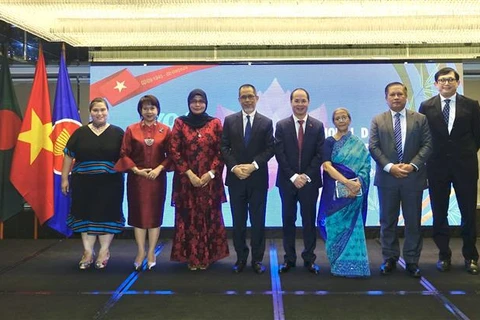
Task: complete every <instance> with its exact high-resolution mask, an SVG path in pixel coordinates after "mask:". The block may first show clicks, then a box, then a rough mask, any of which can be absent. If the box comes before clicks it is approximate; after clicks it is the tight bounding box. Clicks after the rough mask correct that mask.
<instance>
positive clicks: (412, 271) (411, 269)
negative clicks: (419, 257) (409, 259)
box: [405, 263, 422, 278]
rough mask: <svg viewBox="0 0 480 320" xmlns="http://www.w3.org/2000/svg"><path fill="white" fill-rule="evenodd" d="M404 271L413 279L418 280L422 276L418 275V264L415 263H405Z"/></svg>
mask: <svg viewBox="0 0 480 320" xmlns="http://www.w3.org/2000/svg"><path fill="white" fill-rule="evenodd" d="M405 271H406V272H407V274H408V275H409V276H412V277H414V278H420V277H421V276H422V274H421V273H420V269H419V268H418V264H416V263H407V265H406V267H405Z"/></svg>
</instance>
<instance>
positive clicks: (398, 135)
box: [393, 112, 403, 162]
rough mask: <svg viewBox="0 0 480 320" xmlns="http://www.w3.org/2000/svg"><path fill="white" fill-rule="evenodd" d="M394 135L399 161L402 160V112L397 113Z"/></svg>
mask: <svg viewBox="0 0 480 320" xmlns="http://www.w3.org/2000/svg"><path fill="white" fill-rule="evenodd" d="M393 135H394V136H395V149H396V150H397V155H398V161H399V162H402V159H403V150H402V126H401V125H400V113H398V112H397V113H396V114H395V127H394V128H393Z"/></svg>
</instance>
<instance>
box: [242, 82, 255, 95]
mask: <svg viewBox="0 0 480 320" xmlns="http://www.w3.org/2000/svg"><path fill="white" fill-rule="evenodd" d="M243 88H252V89H253V92H254V93H255V95H257V89H256V88H255V86H254V85H253V84H250V83H245V84H242V85H241V86H240V87H239V88H238V95H239V96H240V90H242V89H243Z"/></svg>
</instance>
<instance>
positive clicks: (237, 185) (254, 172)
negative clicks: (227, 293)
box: [221, 84, 274, 274]
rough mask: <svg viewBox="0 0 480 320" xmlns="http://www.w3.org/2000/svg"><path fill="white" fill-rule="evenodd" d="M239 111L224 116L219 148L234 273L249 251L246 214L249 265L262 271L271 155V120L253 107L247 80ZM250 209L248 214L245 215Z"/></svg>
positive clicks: (253, 94)
mask: <svg viewBox="0 0 480 320" xmlns="http://www.w3.org/2000/svg"><path fill="white" fill-rule="evenodd" d="M238 92H239V95H238V101H239V102H240V105H241V106H242V111H240V112H238V113H235V114H232V115H229V116H227V117H226V118H225V122H224V125H223V135H222V144H221V150H222V155H223V158H224V160H225V163H226V165H227V178H226V181H225V184H226V185H227V186H228V192H229V195H230V208H231V210H232V217H233V245H234V247H235V251H236V253H237V262H236V263H235V265H234V267H233V271H234V272H236V273H239V272H242V271H243V269H244V267H245V264H246V263H247V258H248V254H249V249H248V247H247V244H246V232H247V218H248V217H250V224H251V226H252V228H251V232H252V233H251V234H252V239H251V242H250V245H251V247H252V267H253V270H254V271H255V272H256V273H258V274H261V273H264V272H265V266H264V265H263V264H262V260H263V254H264V251H265V213H266V207H267V191H268V166H267V162H268V160H270V158H272V157H273V153H274V141H273V124H272V120H271V119H269V118H267V117H265V116H264V115H262V114H260V113H258V112H257V111H256V105H257V101H258V96H257V91H256V89H255V87H254V86H253V85H251V84H244V85H242V86H241V87H240V88H239V91H238ZM249 213H250V215H249Z"/></svg>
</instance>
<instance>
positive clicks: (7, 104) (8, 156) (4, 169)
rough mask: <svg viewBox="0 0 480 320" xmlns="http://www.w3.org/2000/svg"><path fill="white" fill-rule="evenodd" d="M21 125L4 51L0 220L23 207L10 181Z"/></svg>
mask: <svg viewBox="0 0 480 320" xmlns="http://www.w3.org/2000/svg"><path fill="white" fill-rule="evenodd" d="M5 47H6V46H5ZM21 126H22V113H21V112H20V108H19V107H18V102H17V96H16V95H15V91H14V89H13V82H12V76H11V75H10V68H9V67H8V58H7V54H6V52H4V53H3V58H2V72H1V76H0V221H6V220H7V219H9V218H10V217H12V216H14V215H16V214H17V213H19V212H20V211H22V208H23V199H22V196H21V195H20V194H19V193H18V192H17V190H16V189H15V188H14V187H13V185H12V183H11V182H10V169H11V166H12V157H13V150H14V147H15V144H16V143H17V139H18V133H19V132H20V127H21Z"/></svg>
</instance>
